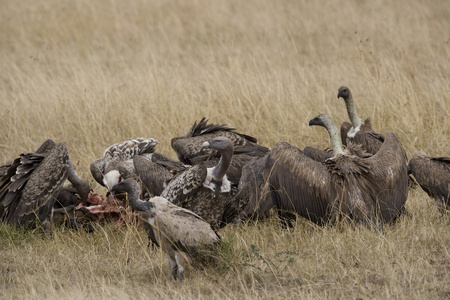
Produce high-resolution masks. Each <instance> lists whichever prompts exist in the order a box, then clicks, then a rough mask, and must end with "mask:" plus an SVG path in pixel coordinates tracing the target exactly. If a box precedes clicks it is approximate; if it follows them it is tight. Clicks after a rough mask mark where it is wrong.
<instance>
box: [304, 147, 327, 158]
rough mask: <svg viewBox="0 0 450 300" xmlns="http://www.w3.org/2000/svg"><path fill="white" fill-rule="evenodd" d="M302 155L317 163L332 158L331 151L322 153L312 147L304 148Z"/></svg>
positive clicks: (322, 151)
mask: <svg viewBox="0 0 450 300" xmlns="http://www.w3.org/2000/svg"><path fill="white" fill-rule="evenodd" d="M303 154H305V155H306V156H308V157H309V158H312V159H314V160H316V161H319V162H325V161H326V160H327V159H329V158H331V157H333V152H332V151H324V150H320V149H317V148H314V147H305V148H304V149H303Z"/></svg>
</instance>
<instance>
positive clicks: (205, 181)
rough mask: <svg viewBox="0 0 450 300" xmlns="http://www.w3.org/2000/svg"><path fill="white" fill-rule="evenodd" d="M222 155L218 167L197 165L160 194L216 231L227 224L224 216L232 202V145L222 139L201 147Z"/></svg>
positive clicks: (205, 143)
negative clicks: (191, 212)
mask: <svg viewBox="0 0 450 300" xmlns="http://www.w3.org/2000/svg"><path fill="white" fill-rule="evenodd" d="M202 147H204V148H210V149H213V150H217V151H219V152H220V154H221V156H220V160H219V162H218V163H217V165H216V166H215V167H212V168H207V166H206V165H205V164H198V165H195V166H192V167H190V168H188V169H186V170H185V171H184V172H181V173H179V174H178V175H177V176H175V177H174V178H173V179H172V180H171V181H170V182H169V183H168V184H167V186H166V188H165V189H164V191H162V193H161V197H163V198H165V199H167V200H169V201H170V202H172V203H174V204H176V205H178V206H181V207H183V208H186V209H189V210H192V211H193V212H194V213H196V214H198V215H200V216H201V217H202V218H203V219H205V220H206V221H207V222H208V223H209V224H211V225H212V226H213V228H218V227H221V226H223V225H224V223H223V221H225V223H226V220H223V216H224V215H226V214H225V209H226V207H228V206H229V204H230V203H229V202H230V201H231V200H232V198H231V195H230V194H231V191H232V185H231V182H230V181H229V180H228V178H227V175H226V173H227V171H228V168H229V167H230V164H231V159H232V156H233V143H232V141H231V140H230V139H228V138H226V137H223V136H219V137H216V138H214V139H211V140H209V141H205V142H203V144H202Z"/></svg>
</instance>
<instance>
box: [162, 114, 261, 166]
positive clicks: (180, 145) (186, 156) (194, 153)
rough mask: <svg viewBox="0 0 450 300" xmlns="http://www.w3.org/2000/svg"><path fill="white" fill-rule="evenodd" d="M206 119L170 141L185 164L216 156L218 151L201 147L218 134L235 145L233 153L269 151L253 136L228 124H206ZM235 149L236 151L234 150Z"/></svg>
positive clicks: (197, 162) (257, 153)
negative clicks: (239, 131) (240, 131)
mask: <svg viewBox="0 0 450 300" xmlns="http://www.w3.org/2000/svg"><path fill="white" fill-rule="evenodd" d="M207 122H208V120H206V119H205V118H203V119H202V120H201V121H200V122H199V123H198V124H197V122H195V123H194V125H193V126H192V127H191V129H190V130H189V132H188V133H187V134H186V135H185V136H183V137H175V138H173V139H172V141H171V145H172V148H173V149H174V150H175V152H176V153H177V156H178V159H179V160H180V161H181V162H183V163H185V164H199V163H202V162H204V161H206V160H208V159H211V158H217V157H219V156H220V153H219V152H218V151H217V150H213V149H202V144H203V142H205V141H208V140H211V139H213V138H215V137H218V136H224V137H227V138H229V139H230V140H231V141H232V142H233V145H234V147H235V153H247V154H251V155H253V156H255V155H260V156H264V154H265V153H266V152H268V151H269V149H267V148H266V147H263V146H261V145H258V144H257V140H256V139H255V138H254V137H251V136H249V135H245V134H242V133H238V132H236V131H235V130H236V129H234V128H230V127H227V126H228V125H226V124H222V125H215V124H212V123H211V124H207ZM236 151H237V152H236Z"/></svg>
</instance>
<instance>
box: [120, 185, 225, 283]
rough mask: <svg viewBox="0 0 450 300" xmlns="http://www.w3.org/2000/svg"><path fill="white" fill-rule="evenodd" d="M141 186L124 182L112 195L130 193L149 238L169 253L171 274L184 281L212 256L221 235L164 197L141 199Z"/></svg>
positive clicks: (129, 199)
mask: <svg viewBox="0 0 450 300" xmlns="http://www.w3.org/2000/svg"><path fill="white" fill-rule="evenodd" d="M139 189H140V186H139V184H138V183H137V182H136V181H134V180H124V181H122V182H120V183H118V184H117V185H115V186H114V187H113V188H112V191H113V192H116V191H124V192H126V193H127V194H128V201H129V203H130V206H131V207H132V208H133V209H134V210H136V211H139V212H140V214H141V217H142V219H143V221H144V226H145V229H146V231H147V234H148V235H149V238H150V239H152V240H153V239H154V240H155V241H156V243H157V244H158V245H159V246H160V247H161V249H162V250H163V251H164V252H166V254H167V256H168V258H169V263H170V266H171V269H172V275H173V276H174V277H175V278H178V280H180V281H181V280H182V278H183V274H184V271H185V270H186V269H187V268H189V267H190V266H191V265H192V264H193V263H196V262H201V261H202V259H203V258H206V257H213V254H214V247H215V246H216V245H217V244H219V243H220V238H219V236H218V235H217V234H216V233H215V232H214V230H212V228H211V226H210V224H208V223H207V222H205V221H204V220H203V219H202V218H201V217H200V216H198V215H197V214H195V213H194V212H192V211H190V210H187V209H185V208H181V207H179V206H176V205H175V204H173V203H171V202H169V201H167V200H166V199H164V198H162V197H153V198H151V199H150V200H149V201H142V200H139V199H138V197H139V194H140V190H139Z"/></svg>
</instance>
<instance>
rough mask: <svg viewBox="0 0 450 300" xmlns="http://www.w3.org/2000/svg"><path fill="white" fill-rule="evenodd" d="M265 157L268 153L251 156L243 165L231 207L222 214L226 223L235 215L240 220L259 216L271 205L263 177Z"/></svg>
mask: <svg viewBox="0 0 450 300" xmlns="http://www.w3.org/2000/svg"><path fill="white" fill-rule="evenodd" d="M267 158H268V155H266V156H264V157H253V159H252V160H251V161H249V162H248V163H247V164H246V165H245V166H244V167H243V169H242V176H241V178H240V181H239V185H238V192H237V194H236V195H235V197H234V200H233V201H232V202H231V203H230V206H231V207H229V208H227V210H226V211H227V215H226V216H224V219H225V222H226V223H229V222H230V220H232V218H234V217H236V216H237V217H238V218H239V219H241V220H245V219H247V218H252V219H258V218H261V217H262V216H264V215H265V213H266V212H268V211H269V210H270V209H271V208H272V207H273V202H272V199H271V198H270V194H269V191H268V188H267V186H266V184H265V183H266V180H265V179H264V168H265V165H266V161H267Z"/></svg>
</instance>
